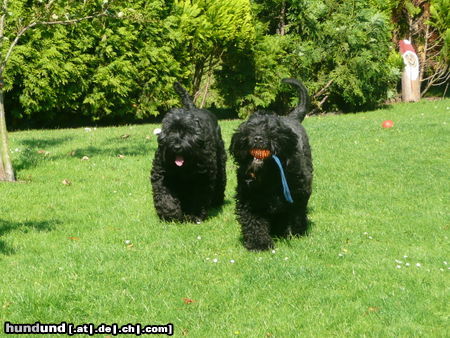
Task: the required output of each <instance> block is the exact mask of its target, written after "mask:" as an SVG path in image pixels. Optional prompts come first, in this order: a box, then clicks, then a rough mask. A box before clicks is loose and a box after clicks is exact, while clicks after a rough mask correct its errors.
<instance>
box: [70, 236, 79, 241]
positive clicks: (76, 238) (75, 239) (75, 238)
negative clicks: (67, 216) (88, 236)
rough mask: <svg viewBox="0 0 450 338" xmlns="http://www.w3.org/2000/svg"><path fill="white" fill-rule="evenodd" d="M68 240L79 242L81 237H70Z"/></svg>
mask: <svg viewBox="0 0 450 338" xmlns="http://www.w3.org/2000/svg"><path fill="white" fill-rule="evenodd" d="M67 238H68V239H70V240H72V241H79V240H80V237H74V236H70V237H67Z"/></svg>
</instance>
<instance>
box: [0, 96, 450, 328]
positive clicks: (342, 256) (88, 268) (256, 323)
mask: <svg viewBox="0 0 450 338" xmlns="http://www.w3.org/2000/svg"><path fill="white" fill-rule="evenodd" d="M386 119H390V120H393V121H394V123H395V125H394V127H393V128H391V129H383V128H381V123H382V121H383V120H386ZM220 123H221V126H222V131H223V135H224V138H225V144H226V146H227V147H228V146H229V143H230V138H231V135H232V133H233V130H234V129H235V128H236V127H237V126H238V124H239V123H240V121H238V120H230V121H221V122H220ZM304 125H305V127H306V129H307V130H308V132H309V135H310V142H311V145H312V148H313V160H314V166H315V176H314V190H313V195H312V198H311V201H310V214H309V215H310V220H311V224H312V226H311V231H310V234H309V236H307V237H303V238H296V239H292V240H280V241H277V242H276V250H275V251H274V252H271V251H269V252H248V251H246V250H245V249H244V248H243V246H242V243H241V241H240V227H239V225H238V224H237V222H236V220H235V217H234V199H233V195H234V189H235V186H236V178H235V166H234V164H233V163H232V162H231V160H229V161H228V167H227V169H228V185H227V190H226V204H225V206H224V207H223V209H221V210H214V211H213V212H212V217H211V218H209V219H208V220H207V221H205V222H204V223H202V224H199V225H197V224H175V223H164V222H161V221H159V220H158V218H157V216H156V213H155V210H154V209H153V205H152V197H151V186H150V182H149V173H150V168H151V162H152V159H153V154H154V151H155V149H156V138H155V136H154V135H153V129H154V128H156V127H158V126H157V125H142V126H128V127H118V128H97V129H94V128H92V129H91V130H85V129H84V128H81V129H67V130H52V131H49V130H43V131H22V132H14V133H11V134H10V143H11V149H12V157H13V161H14V165H15V169H16V170H17V176H18V178H19V180H20V183H14V184H12V183H0V322H1V323H2V328H1V329H0V332H3V323H4V322H5V321H9V322H11V323H35V322H36V321H39V322H41V323H60V322H63V321H65V322H68V323H73V324H75V325H78V324H83V323H94V324H97V325H98V324H100V323H106V324H112V323H118V324H120V325H123V324H128V323H132V324H134V323H142V324H143V325H147V324H167V323H172V324H173V325H174V330H175V335H176V336H182V335H187V336H192V337H230V336H243V337H271V336H274V337H294V336H316V337H317V336H379V337H386V336H389V337H410V336H431V337H442V336H446V335H448V327H449V314H450V308H449V303H450V302H449V273H450V270H449V268H450V264H448V263H447V262H449V263H450V254H449V253H450V245H449V243H450V242H449V224H450V216H449V208H448V205H449V190H450V185H449V182H450V147H449V144H450V100H443V101H434V102H420V103H415V104H398V105H395V106H392V107H389V108H387V109H383V110H378V111H373V112H369V113H362V114H357V115H341V116H326V117H312V118H308V119H306V120H305V122H304ZM119 155H120V156H119ZM85 156H87V158H85V159H84V160H83V157H85ZM63 182H64V183H63ZM103 336H105V334H104V335H103Z"/></svg>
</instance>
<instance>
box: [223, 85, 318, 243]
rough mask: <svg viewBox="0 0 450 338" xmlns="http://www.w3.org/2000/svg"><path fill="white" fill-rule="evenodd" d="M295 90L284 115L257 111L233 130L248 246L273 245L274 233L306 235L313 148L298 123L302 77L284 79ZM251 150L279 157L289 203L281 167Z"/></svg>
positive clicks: (302, 110) (304, 97)
mask: <svg viewBox="0 0 450 338" xmlns="http://www.w3.org/2000/svg"><path fill="white" fill-rule="evenodd" d="M283 81H284V82H286V83H289V84H291V85H294V86H296V87H297V88H298V89H299V93H300V98H301V102H300V104H299V105H298V106H297V107H296V108H294V109H293V110H292V111H291V112H290V113H289V115H288V116H284V117H283V116H278V115H276V114H274V113H273V112H268V111H258V112H256V113H254V114H252V115H251V116H250V118H249V119H248V121H246V122H244V123H242V124H241V125H240V126H239V128H238V130H237V131H236V132H235V133H234V135H233V137H232V140H231V146H230V152H231V154H232V155H233V157H234V160H235V162H236V164H237V166H238V169H237V181H238V185H237V189H236V215H237V219H238V221H239V223H240V224H241V226H242V234H243V240H244V245H245V247H246V248H247V249H249V250H267V249H269V248H272V247H273V239H272V237H279V236H282V237H285V236H289V235H302V234H305V233H306V231H307V228H308V220H307V216H306V214H307V204H308V200H309V197H310V195H311V188H312V176H313V175H312V173H313V167H312V158H311V148H310V145H309V141H308V136H307V134H306V131H305V129H304V128H303V126H302V125H301V124H300V121H302V120H303V118H304V116H305V114H306V112H307V109H308V106H309V97H308V93H307V91H306V88H305V87H304V86H303V84H302V83H301V82H300V81H297V80H295V79H285V80H283ZM251 149H267V150H270V152H271V154H274V155H276V156H278V158H279V159H280V160H281V162H282V166H283V169H284V172H285V175H286V178H287V182H288V185H289V188H290V191H291V195H292V198H293V200H294V202H293V203H289V202H288V201H286V198H285V196H284V194H283V189H282V184H281V177H280V171H279V168H278V167H277V165H276V163H275V161H274V160H273V158H272V157H269V158H266V159H264V160H257V159H254V158H253V156H252V155H250V150H251Z"/></svg>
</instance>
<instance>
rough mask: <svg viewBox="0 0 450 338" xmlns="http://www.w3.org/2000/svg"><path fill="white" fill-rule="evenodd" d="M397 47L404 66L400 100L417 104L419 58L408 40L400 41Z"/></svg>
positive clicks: (418, 94) (418, 97) (418, 93)
mask: <svg viewBox="0 0 450 338" xmlns="http://www.w3.org/2000/svg"><path fill="white" fill-rule="evenodd" d="M399 45H400V53H401V54H402V57H403V62H404V64H405V68H404V69H403V74H402V100H403V101H404V102H417V101H419V100H420V77H419V58H418V57H417V54H416V51H415V50H414V47H413V46H412V44H411V42H410V41H409V40H401V41H400V42H399Z"/></svg>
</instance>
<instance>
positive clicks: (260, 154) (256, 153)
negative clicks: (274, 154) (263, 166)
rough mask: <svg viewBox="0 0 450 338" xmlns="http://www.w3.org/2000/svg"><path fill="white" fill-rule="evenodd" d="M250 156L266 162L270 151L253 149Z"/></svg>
mask: <svg viewBox="0 0 450 338" xmlns="http://www.w3.org/2000/svg"><path fill="white" fill-rule="evenodd" d="M250 154H251V155H252V156H253V157H254V158H257V159H258V160H264V159H266V158H268V157H269V156H270V150H267V149H252V150H250Z"/></svg>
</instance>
